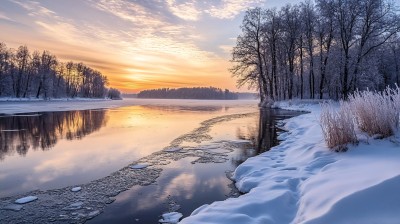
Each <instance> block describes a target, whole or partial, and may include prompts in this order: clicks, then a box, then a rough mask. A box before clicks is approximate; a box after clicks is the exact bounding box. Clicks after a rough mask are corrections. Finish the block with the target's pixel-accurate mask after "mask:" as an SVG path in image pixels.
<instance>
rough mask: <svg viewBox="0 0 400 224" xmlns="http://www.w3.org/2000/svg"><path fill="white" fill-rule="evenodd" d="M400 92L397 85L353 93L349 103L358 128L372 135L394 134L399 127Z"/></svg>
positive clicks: (384, 135) (386, 135)
mask: <svg viewBox="0 0 400 224" xmlns="http://www.w3.org/2000/svg"><path fill="white" fill-rule="evenodd" d="M399 92H400V90H399V88H398V87H397V88H396V89H389V88H386V89H385V90H384V91H382V92H375V91H363V92H360V91H356V92H355V93H354V94H353V95H351V96H350V97H349V104H350V108H351V111H352V114H353V115H354V117H355V121H356V124H357V126H358V128H359V129H360V130H362V131H364V132H366V133H368V134H369V135H372V136H374V135H375V136H376V135H377V136H381V137H388V136H391V135H393V134H394V132H395V131H396V130H397V128H398V127H399V104H400V103H399V98H400V97H399Z"/></svg>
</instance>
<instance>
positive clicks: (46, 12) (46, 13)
mask: <svg viewBox="0 0 400 224" xmlns="http://www.w3.org/2000/svg"><path fill="white" fill-rule="evenodd" d="M14 3H16V4H17V5H19V6H21V7H22V8H24V9H26V10H27V11H29V15H30V16H41V17H48V18H54V17H56V13H55V12H53V11H52V10H50V9H48V8H46V7H44V6H42V5H41V4H40V3H39V2H37V1H29V0H28V1H14Z"/></svg>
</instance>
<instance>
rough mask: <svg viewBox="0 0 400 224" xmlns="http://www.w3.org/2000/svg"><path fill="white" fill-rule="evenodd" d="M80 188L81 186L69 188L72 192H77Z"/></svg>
mask: <svg viewBox="0 0 400 224" xmlns="http://www.w3.org/2000/svg"><path fill="white" fill-rule="evenodd" d="M80 190H82V187H73V188H72V189H71V191H72V192H77V191H80Z"/></svg>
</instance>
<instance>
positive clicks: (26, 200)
mask: <svg viewBox="0 0 400 224" xmlns="http://www.w3.org/2000/svg"><path fill="white" fill-rule="evenodd" d="M37 199H38V197H36V196H27V197H23V198H19V199H17V200H15V203H17V204H25V203H29V202H31V201H35V200H37Z"/></svg>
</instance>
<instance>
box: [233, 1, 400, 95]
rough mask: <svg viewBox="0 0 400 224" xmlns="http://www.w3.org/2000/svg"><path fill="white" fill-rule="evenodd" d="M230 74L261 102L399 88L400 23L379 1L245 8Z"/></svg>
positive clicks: (393, 11) (390, 7) (394, 12)
mask: <svg viewBox="0 0 400 224" xmlns="http://www.w3.org/2000/svg"><path fill="white" fill-rule="evenodd" d="M241 30H242V32H241V34H240V35H239V36H238V38H237V43H236V46H235V47H234V49H233V52H232V62H233V63H234V65H233V66H232V68H231V72H232V73H233V75H234V76H235V77H237V78H238V82H237V83H238V85H239V86H242V85H244V84H249V85H250V86H251V87H255V88H257V89H258V91H259V95H260V97H261V101H262V102H263V101H265V100H269V99H272V100H280V99H291V98H294V97H296V98H320V99H323V98H328V97H329V98H333V99H340V98H347V96H348V95H349V94H350V93H352V92H353V91H355V90H356V89H360V90H364V89H367V88H368V89H372V90H382V89H384V88H385V87H386V86H388V85H389V86H390V85H392V86H394V85H395V84H396V83H397V84H399V83H400V38H399V35H398V32H399V31H400V19H399V14H398V13H397V9H396V8H395V6H394V4H393V3H392V2H390V1H385V0H315V1H314V2H312V1H305V2H302V3H300V4H296V5H290V4H288V5H286V6H284V7H282V8H280V9H279V10H278V9H275V8H274V9H262V8H253V9H249V10H248V11H247V12H246V14H245V16H244V19H243V21H242V25H241Z"/></svg>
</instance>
